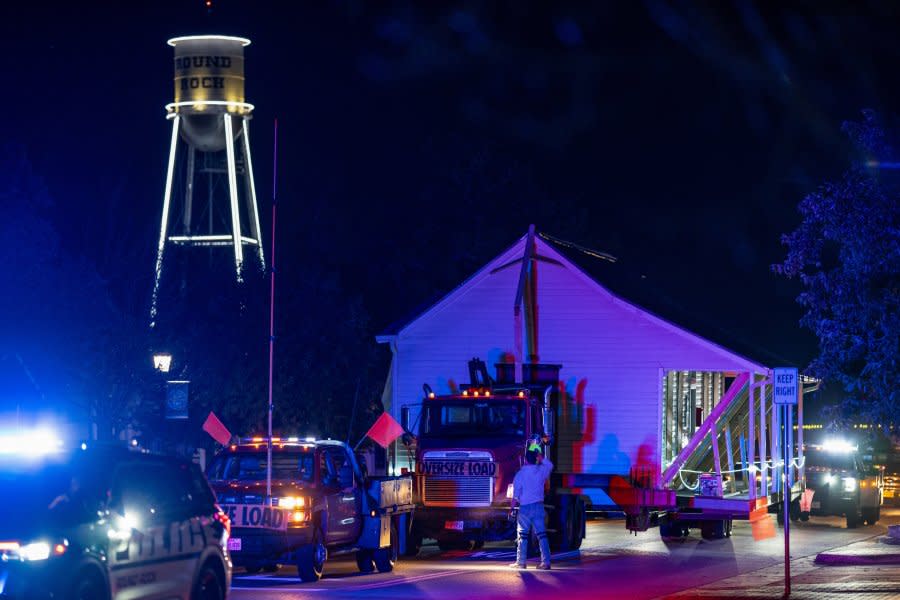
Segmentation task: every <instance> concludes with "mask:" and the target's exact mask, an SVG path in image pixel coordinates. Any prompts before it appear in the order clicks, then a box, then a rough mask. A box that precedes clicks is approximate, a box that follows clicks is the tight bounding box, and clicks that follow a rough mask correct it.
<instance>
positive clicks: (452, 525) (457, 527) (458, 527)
mask: <svg viewBox="0 0 900 600" xmlns="http://www.w3.org/2000/svg"><path fill="white" fill-rule="evenodd" d="M465 524H466V522H465V521H445V522H444V529H450V530H452V531H462V530H463V529H465Z"/></svg>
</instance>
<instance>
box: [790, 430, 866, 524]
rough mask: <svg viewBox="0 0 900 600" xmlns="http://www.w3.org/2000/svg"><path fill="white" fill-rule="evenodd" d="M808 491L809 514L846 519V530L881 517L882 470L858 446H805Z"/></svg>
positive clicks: (832, 443) (830, 444) (833, 444)
mask: <svg viewBox="0 0 900 600" xmlns="http://www.w3.org/2000/svg"><path fill="white" fill-rule="evenodd" d="M805 452H806V489H807V490H812V491H813V492H814V493H813V495H812V500H811V503H810V514H812V515H821V516H827V515H833V516H845V517H846V518H847V528H853V527H857V526H859V525H860V523H862V522H865V523H867V524H868V525H874V524H875V523H876V522H877V521H878V520H879V519H880V518H881V501H882V498H881V494H882V489H883V488H884V481H883V476H882V474H881V471H880V470H879V469H876V468H874V467H872V466H870V465H868V464H866V462H865V461H864V460H863V459H862V456H860V454H859V452H858V451H857V449H856V447H855V446H851V445H849V444H847V443H837V442H829V443H825V444H821V445H820V444H809V445H807V446H806V449H805Z"/></svg>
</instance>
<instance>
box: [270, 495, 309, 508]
mask: <svg viewBox="0 0 900 600" xmlns="http://www.w3.org/2000/svg"><path fill="white" fill-rule="evenodd" d="M276 500H277V502H276V504H277V505H278V508H285V509H287V510H294V509H295V508H303V507H304V506H306V498H304V497H302V496H282V497H281V498H277V499H276Z"/></svg>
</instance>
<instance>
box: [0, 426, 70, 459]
mask: <svg viewBox="0 0 900 600" xmlns="http://www.w3.org/2000/svg"><path fill="white" fill-rule="evenodd" d="M61 449H62V440H61V439H59V436H57V435H56V434H54V433H53V432H52V431H49V430H47V429H37V430H34V431H26V432H16V433H3V434H0V454H18V455H21V456H35V457H37V456H44V455H45V454H52V453H54V452H59V451H60V450H61Z"/></svg>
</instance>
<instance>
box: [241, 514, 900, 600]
mask: <svg viewBox="0 0 900 600" xmlns="http://www.w3.org/2000/svg"><path fill="white" fill-rule="evenodd" d="M898 522H900V510H897V509H891V510H883V511H882V521H881V522H879V523H878V524H877V525H875V526H869V527H859V528H858V529H849V530H848V529H846V527H845V525H844V520H843V519H839V518H831V517H829V518H824V517H818V518H816V517H813V518H812V519H810V521H809V522H807V523H792V524H791V525H792V526H791V556H792V558H794V559H797V558H800V557H805V556H809V555H815V554H818V553H819V552H822V551H824V550H829V549H831V548H835V547H839V546H843V545H845V544H848V543H851V542H855V541H859V540H862V539H865V538H868V537H871V536H874V535H878V534H883V533H884V532H885V530H886V528H887V525H890V524H896V523H898ZM587 532H588V536H587V539H586V540H585V542H584V545H583V546H582V549H581V551H580V552H575V553H568V554H563V555H558V556H555V557H554V563H553V570H552V571H549V572H547V571H537V570H535V569H533V568H529V569H528V570H526V571H513V570H511V569H509V568H508V567H507V565H508V564H509V563H510V562H512V560H513V558H514V551H513V547H512V544H511V543H505V544H504V543H495V544H488V545H487V546H486V547H485V548H484V550H482V551H477V552H445V553H441V552H440V551H438V549H437V548H436V547H429V546H426V547H425V548H424V549H423V551H422V554H421V555H420V557H418V558H416V559H407V560H404V561H402V562H400V563H398V564H397V566H396V567H395V569H394V572H393V573H386V574H380V573H376V574H369V575H363V574H360V573H359V572H358V571H357V568H356V563H355V561H354V560H353V558H352V556H351V557H339V558H336V559H331V560H329V562H328V564H327V565H326V573H325V577H324V578H323V579H322V580H321V581H320V582H318V583H315V584H305V583H302V582H300V580H299V579H298V578H297V577H296V573H295V572H294V570H293V569H292V568H290V567H287V566H285V567H283V568H282V569H281V570H280V571H279V572H278V573H275V574H272V575H255V576H249V575H246V574H243V573H241V572H240V571H239V570H238V572H236V573H235V578H234V582H233V586H232V594H231V597H232V598H233V599H234V600H244V599H248V598H254V599H272V600H274V599H280V600H284V599H287V598H291V599H293V600H296V599H303V598H426V599H439V598H447V599H448V600H449V599H453V600H459V599H463V598H479V599H492V598H498V599H499V598H525V597H528V598H541V599H544V600H578V599H581V598H657V597H661V596H665V595H667V594H672V593H676V592H679V591H682V590H685V589H689V588H693V587H696V586H699V585H703V584H706V583H710V582H713V581H717V580H719V579H724V578H726V577H731V576H734V575H737V574H740V573H748V572H752V571H755V570H757V569H761V568H764V567H769V566H772V565H776V564H781V563H783V560H784V554H783V551H784V539H783V537H782V535H781V530H780V529H779V530H778V533H777V535H776V537H774V538H770V539H767V540H762V541H754V539H753V535H752V532H751V528H750V525H749V524H748V523H746V522H735V524H734V532H733V535H732V537H731V538H729V539H725V540H717V541H704V540H702V539H700V536H699V534H694V533H693V532H692V535H691V537H689V538H687V539H686V540H683V541H676V542H663V541H662V540H661V539H660V537H659V533H658V531H657V530H653V529H652V530H650V531H648V532H646V533H643V534H639V535H637V536H633V535H629V533H628V532H627V531H626V530H625V525H624V522H623V521H621V520H599V521H592V522H590V523H588V530H587ZM535 565H536V561H534V560H533V561H530V563H529V567H533V566H535Z"/></svg>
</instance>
